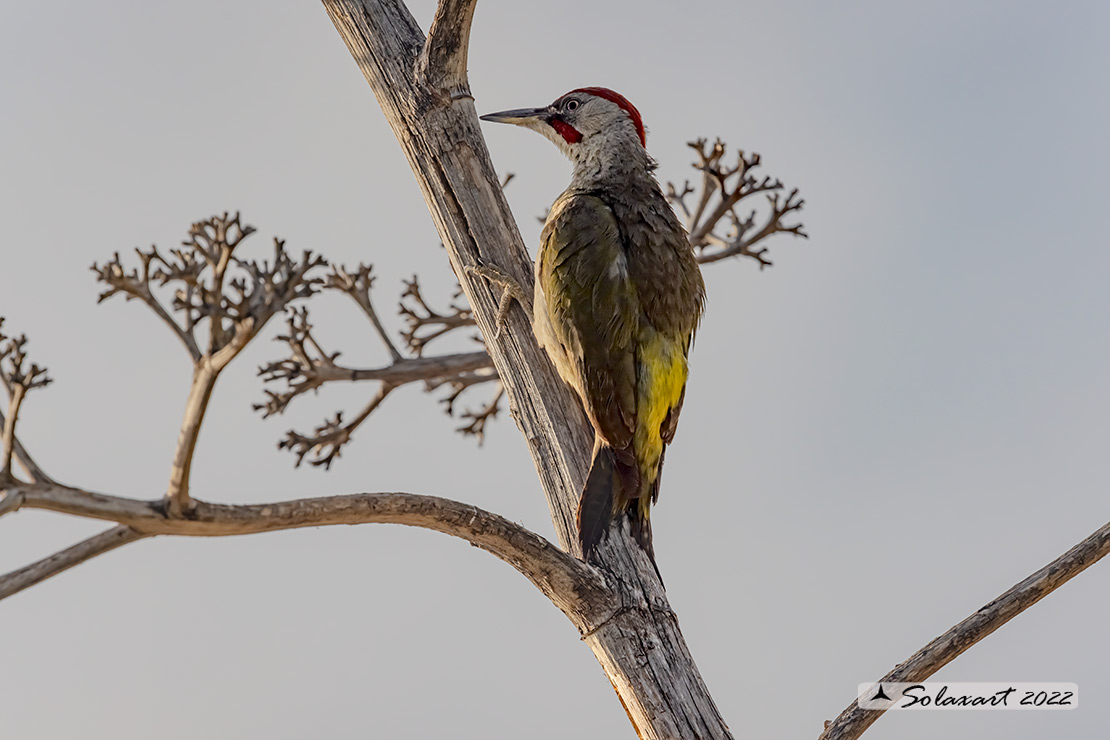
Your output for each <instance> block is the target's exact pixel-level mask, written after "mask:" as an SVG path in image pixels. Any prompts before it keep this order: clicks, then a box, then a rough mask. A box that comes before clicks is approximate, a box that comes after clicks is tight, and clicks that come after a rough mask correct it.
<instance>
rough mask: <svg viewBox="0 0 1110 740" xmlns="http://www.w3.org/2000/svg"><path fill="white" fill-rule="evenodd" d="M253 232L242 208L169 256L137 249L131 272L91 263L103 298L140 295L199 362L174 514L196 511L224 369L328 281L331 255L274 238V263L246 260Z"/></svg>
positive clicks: (202, 227)
mask: <svg viewBox="0 0 1110 740" xmlns="http://www.w3.org/2000/svg"><path fill="white" fill-rule="evenodd" d="M254 231H255V229H254V227H253V226H247V225H244V224H243V223H242V222H241V220H240V217H239V214H238V213H236V214H235V215H234V216H229V215H228V214H227V213H224V214H223V215H222V216H213V217H211V218H209V219H206V220H204V221H198V222H196V223H194V224H193V225H192V226H191V227H190V228H189V232H188V238H187V239H186V240H185V241H184V242H182V244H181V247H180V248H178V249H173V250H171V251H170V252H169V256H164V255H162V254H161V253H160V252H159V251H158V249H157V247H153V246H152V247H151V248H150V250H149V251H145V252H144V251H142V250H138V249H137V250H135V251H136V253H137V254H138V257H139V263H140V265H139V267H137V268H134V269H132V270H130V271H128V270H127V269H126V268H125V267H124V266H123V264H122V262H121V261H120V258H119V253H116V255H115V257H114V258H113V259H112V260H111V261H109V262H108V263H106V264H105V265H104V266H100V265H97V264H95V263H94V264H93V266H92V270H93V272H95V273H96V276H97V279H98V280H100V281H101V282H103V283H105V284H106V285H107V286H108V289H107V290H105V291H104V292H103V293H102V294H101V296H100V300H101V301H103V300H106V299H108V298H111V297H112V296H113V295H116V294H119V293H122V294H123V295H125V296H126V297H127V298H128V299H129V300H130V299H132V298H137V299H139V300H141V301H142V302H143V303H145V304H146V305H147V306H149V307H150V309H151V310H152V311H154V313H155V314H156V315H157V316H158V317H159V318H161V319H162V320H163V322H165V323H166V324H167V325H168V326H170V328H171V329H172V330H173V331H174V333H175V334H176V335H177V336H178V337H179V338H180V339H181V341H182V343H183V344H184V345H185V347H186V349H188V351H189V355H190V357H191V358H192V360H193V382H192V387H191V388H190V391H189V398H188V400H187V401H186V404H185V414H184V418H183V419H182V422H181V431H180V433H179V434H178V438H177V447H176V449H175V451H174V459H173V465H172V466H171V471H170V481H169V485H168V486H167V489H166V497H165V506H166V510H167V512H169V513H170V515H172V516H182V515H184V514H185V513H186V512H187V511H188V510H189V506H190V504H189V480H190V471H191V469H192V463H193V455H194V452H195V450H196V444H197V438H198V436H199V434H200V428H201V424H202V422H203V421H204V414H205V411H206V410H207V408H208V403H209V401H210V399H211V397H212V391H213V390H214V388H215V386H216V381H217V380H218V379H219V376H220V373H221V372H222V371H223V369H224V368H226V367H227V366H228V364H229V363H231V361H232V360H234V359H235V357H236V356H237V355H238V354H239V353H240V352H242V350H243V348H244V347H246V346H247V344H248V343H250V341H251V340H252V339H254V337H256V336H257V335H258V332H259V331H261V330H262V327H264V326H265V325H266V323H267V322H268V321H269V320H270V318H271V317H273V316H274V314H276V313H278V312H280V311H282V310H284V308H285V307H286V306H287V305H289V304H290V303H292V302H293V301H296V300H299V299H303V298H307V297H309V296H311V295H312V294H313V293H315V292H316V291H317V290H318V289H319V287H320V285H321V284H322V282H323V281H322V279H321V278H318V277H316V276H315V275H313V272H314V271H315V270H316V269H317V268H321V267H324V266H325V265H326V264H327V263H326V262H325V260H324V259H323V258H322V257H320V256H317V255H313V254H312V253H311V252H309V251H305V252H304V253H303V255H302V257H301V259H300V260H297V259H295V258H293V257H290V256H289V254H288V252H286V250H285V242H283V241H282V240H280V239H274V254H273V258H272V260H263V261H261V262H259V261H256V260H244V259H240V258H239V257H238V256H237V254H236V250H237V248H238V247H239V245H240V244H242V242H243V241H244V240H245V239H246V238H247V237H249V236H250V235H251V234H253V233H254ZM165 288H169V289H170V290H172V295H173V299H172V304H171V305H172V308H173V311H174V312H176V313H177V314H179V315H180V316H181V318H180V320H177V319H175V318H173V316H171V315H170V314H169V312H167V311H166V309H165V307H164V306H163V304H162V301H160V300H159V299H158V296H157V295H156V290H157V289H165ZM198 331H206V332H207V341H205V342H202V341H201V339H200V337H198ZM202 345H203V346H204V347H205V349H204V350H201V349H200V348H201V346H202Z"/></svg>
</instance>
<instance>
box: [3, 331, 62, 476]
mask: <svg viewBox="0 0 1110 740" xmlns="http://www.w3.org/2000/svg"><path fill="white" fill-rule="evenodd" d="M3 325H4V319H3V317H0V328H3ZM26 347H27V335H26V334H21V335H20V336H19V338H18V339H17V338H14V337H8V336H6V335H4V334H3V332H0V384H3V386H4V389H5V390H6V391H7V392H8V413H7V414H6V415H5V414H3V413H0V429H2V430H3V432H2V436H0V482H3V481H6V480H9V479H11V477H12V460H13V459H16V460H19V461H20V463H21V464H22V465H23V467H24V468H25V469H26V470H27V473H28V475H30V476H31V478H32V480H44V479H46V476H45V475H44V474H43V473H42V471H41V470H39V468H38V466H37V465H35V463H34V461H33V460H32V459H31V457H30V456H29V455H27V453H26V450H24V449H23V445H21V444H20V443H19V438H18V437H16V435H15V427H16V422H17V421H18V419H19V409H20V407H21V406H22V405H23V399H24V398H26V396H27V394H28V393H30V392H31V391H32V390H35V389H36V388H43V387H45V386H47V385H49V384H50V383H51V382H52V381H51V379H50V377H49V376H48V375H47V374H46V373H47V369H46V368H45V367H40V366H39V365H37V364H36V363H33V362H32V363H31V365H30V367H27V366H26V364H27V353H26Z"/></svg>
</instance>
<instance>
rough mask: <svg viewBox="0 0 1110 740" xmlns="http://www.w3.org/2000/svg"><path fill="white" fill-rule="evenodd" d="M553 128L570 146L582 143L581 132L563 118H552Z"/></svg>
mask: <svg viewBox="0 0 1110 740" xmlns="http://www.w3.org/2000/svg"><path fill="white" fill-rule="evenodd" d="M551 128H553V129H555V131H556V132H557V133H558V134H559V136H562V137H563V138H564V139H566V140H567V143H568V144H577V143H578V142H580V141H582V134H581V132H579V130H578V129H576V128H575V127H574V126H571V125H570V124H569V123H567V122H566V121H564V120H563V119H561V118H552V119H551Z"/></svg>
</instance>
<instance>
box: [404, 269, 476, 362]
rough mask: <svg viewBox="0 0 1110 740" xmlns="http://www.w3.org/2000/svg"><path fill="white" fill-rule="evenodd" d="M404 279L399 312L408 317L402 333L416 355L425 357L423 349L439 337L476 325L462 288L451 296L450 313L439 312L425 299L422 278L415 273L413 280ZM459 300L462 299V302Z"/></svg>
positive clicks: (448, 311)
mask: <svg viewBox="0 0 1110 740" xmlns="http://www.w3.org/2000/svg"><path fill="white" fill-rule="evenodd" d="M404 282H405V290H404V292H403V293H401V302H400V313H401V316H403V317H404V318H405V323H406V324H407V325H408V329H407V330H405V332H404V333H402V334H401V337H402V338H403V339H404V340H405V344H406V345H407V346H408V348H409V349H410V350H412V351H413V352H414V353H415V354H416V356H417V357H421V356H423V354H424V349H425V348H426V347H427V346H428V344H430V343H431V342H433V341H435V340H436V339H440V338H441V337H443V336H445V335H446V334H448V333H449V332H451V331H454V330H455V329H459V328H462V327H466V326H474V325H475V323H474V315H473V314H472V313H471V311H470V307H469V306H467V305H466V300H465V298H464V296H463V294H462V288H457V289H456V290H455V293H454V295H452V296H451V303H450V305H449V306H448V308H447V313H439V312H438V311H436V310H435V309H433V308H432V307H431V306H429V305H428V303H427V301H425V300H424V296H423V294H422V293H421V292H420V281H419V279H418V278H417V277H416V275H413V276H412V280H406V281H404ZM406 299H407V300H406ZM460 299H462V300H461V302H460ZM425 330H427V331H425Z"/></svg>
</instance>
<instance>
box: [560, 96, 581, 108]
mask: <svg viewBox="0 0 1110 740" xmlns="http://www.w3.org/2000/svg"><path fill="white" fill-rule="evenodd" d="M580 105H582V104H581V103H579V102H578V101H577V100H575V99H574V98H571V99H570V100H568V101H567V102H565V103H563V109H564V110H568V111H573V110H578V106H580Z"/></svg>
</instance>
